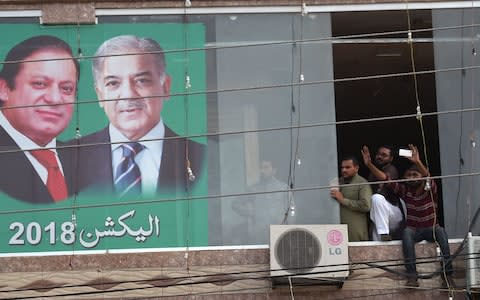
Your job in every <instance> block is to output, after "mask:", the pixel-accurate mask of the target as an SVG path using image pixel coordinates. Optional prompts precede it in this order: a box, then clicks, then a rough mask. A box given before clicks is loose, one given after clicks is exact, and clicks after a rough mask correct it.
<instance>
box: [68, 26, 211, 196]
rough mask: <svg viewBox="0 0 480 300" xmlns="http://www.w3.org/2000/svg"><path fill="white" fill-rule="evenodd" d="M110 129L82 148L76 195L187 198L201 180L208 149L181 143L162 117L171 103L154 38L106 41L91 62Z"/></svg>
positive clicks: (126, 37)
mask: <svg viewBox="0 0 480 300" xmlns="http://www.w3.org/2000/svg"><path fill="white" fill-rule="evenodd" d="M92 67H93V68H92V69H93V77H94V81H95V91H96V93H97V96H98V99H99V101H100V102H99V104H100V106H101V107H102V108H103V109H104V111H105V114H106V116H107V117H108V120H109V121H110V124H109V125H108V126H107V127H106V128H104V129H102V130H100V131H98V132H95V133H93V134H91V135H88V136H85V137H82V138H80V139H79V140H78V141H77V142H78V145H79V147H78V159H79V161H78V162H79V163H78V174H79V177H78V182H77V184H78V190H79V191H82V190H85V189H87V190H91V191H92V192H99V191H101V192H108V193H113V194H116V195H118V196H120V197H122V196H128V197H151V196H153V195H155V194H158V193H177V192H185V191H186V189H187V187H188V186H190V185H192V184H194V183H195V182H196V181H197V180H198V178H197V179H195V176H198V175H200V165H201V163H202V160H203V155H204V152H205V150H204V148H205V146H203V145H201V144H199V143H197V142H194V141H190V140H188V139H187V138H185V137H179V136H178V135H177V134H175V133H174V132H173V131H172V130H171V129H170V128H168V126H166V125H165V124H164V122H163V120H162V117H161V114H160V113H161V111H162V107H163V101H164V100H166V99H167V98H168V97H169V93H170V77H169V75H168V74H167V73H166V70H165V69H166V62H165V57H164V53H163V49H162V48H161V47H160V45H159V44H158V43H157V42H156V41H154V40H153V39H150V38H140V37H137V36H133V35H123V36H117V37H114V38H111V39H109V40H107V41H105V42H104V43H103V44H102V45H101V46H100V47H99V48H98V50H97V52H96V53H95V58H94V59H93V62H92Z"/></svg>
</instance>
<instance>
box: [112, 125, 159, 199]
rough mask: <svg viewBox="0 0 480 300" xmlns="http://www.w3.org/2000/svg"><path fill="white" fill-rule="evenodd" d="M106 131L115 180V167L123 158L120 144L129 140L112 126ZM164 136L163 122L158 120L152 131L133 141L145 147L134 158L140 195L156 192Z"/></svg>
mask: <svg viewBox="0 0 480 300" xmlns="http://www.w3.org/2000/svg"><path fill="white" fill-rule="evenodd" d="M108 130H109V133H110V142H111V143H112V145H111V147H112V170H113V178H115V172H116V169H117V166H118V164H119V163H120V161H121V159H122V157H123V150H122V147H121V145H122V143H125V142H129V140H128V138H126V137H125V136H124V135H123V134H122V133H121V132H120V131H119V130H118V129H117V128H115V127H114V126H113V125H112V124H110V125H109V127H108ZM164 135H165V127H164V125H163V121H162V120H160V122H158V124H157V125H155V127H153V128H152V130H150V131H149V132H148V133H147V134H146V135H144V136H143V137H142V138H141V139H140V140H138V141H135V142H138V143H140V144H142V145H143V146H144V147H145V148H144V149H143V150H142V151H141V152H140V153H138V154H137V155H136V156H135V163H136V164H137V165H138V168H139V169H140V174H141V176H142V195H144V196H153V195H155V193H156V191H157V183H158V176H159V173H160V164H161V161H162V149H163V137H164Z"/></svg>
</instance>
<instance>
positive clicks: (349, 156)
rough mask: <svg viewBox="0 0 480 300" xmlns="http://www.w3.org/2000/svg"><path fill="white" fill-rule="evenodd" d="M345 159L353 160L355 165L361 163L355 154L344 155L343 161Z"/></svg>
mask: <svg viewBox="0 0 480 300" xmlns="http://www.w3.org/2000/svg"><path fill="white" fill-rule="evenodd" d="M345 160H351V161H352V162H353V165H354V166H359V165H360V163H359V162H358V159H357V158H356V157H355V156H353V155H348V156H344V157H343V158H342V161H345Z"/></svg>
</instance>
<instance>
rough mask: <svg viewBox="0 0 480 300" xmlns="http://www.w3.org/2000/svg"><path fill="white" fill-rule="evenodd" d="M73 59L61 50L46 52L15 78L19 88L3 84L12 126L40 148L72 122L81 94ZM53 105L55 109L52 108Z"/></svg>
mask: <svg viewBox="0 0 480 300" xmlns="http://www.w3.org/2000/svg"><path fill="white" fill-rule="evenodd" d="M68 57H71V56H70V55H69V54H68V53H66V52H65V51H63V50H59V49H43V50H38V51H36V52H34V53H33V54H32V55H30V56H28V57H26V58H25V60H44V61H35V62H24V63H22V66H21V67H20V71H19V73H18V74H17V76H16V77H15V88H13V89H10V88H9V87H8V86H7V85H6V82H5V81H3V80H2V81H1V82H0V98H1V99H2V100H3V101H4V106H5V107H7V108H8V107H14V106H30V107H25V108H12V109H4V110H3V111H2V112H3V114H4V115H5V117H6V118H7V119H8V121H9V122H10V123H11V124H12V126H13V127H14V128H15V129H17V130H18V131H19V132H21V133H23V134H24V135H25V136H27V137H28V138H30V139H31V140H32V141H34V142H35V143H37V144H38V145H40V146H45V145H46V144H48V143H49V142H50V141H51V140H52V139H53V138H55V137H56V136H57V135H59V134H60V133H61V132H62V131H63V130H64V129H65V128H66V127H67V126H68V123H69V122H70V119H71V117H72V111H73V105H72V104H73V103H74V101H75V94H76V90H77V70H76V68H75V64H74V62H73V61H72V60H56V59H64V58H68ZM49 105H52V106H49Z"/></svg>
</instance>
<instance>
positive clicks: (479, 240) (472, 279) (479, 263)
mask: <svg viewBox="0 0 480 300" xmlns="http://www.w3.org/2000/svg"><path fill="white" fill-rule="evenodd" d="M467 250H468V259H467V270H468V272H467V287H468V289H478V288H480V236H472V235H471V233H469V235H468V240H467Z"/></svg>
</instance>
